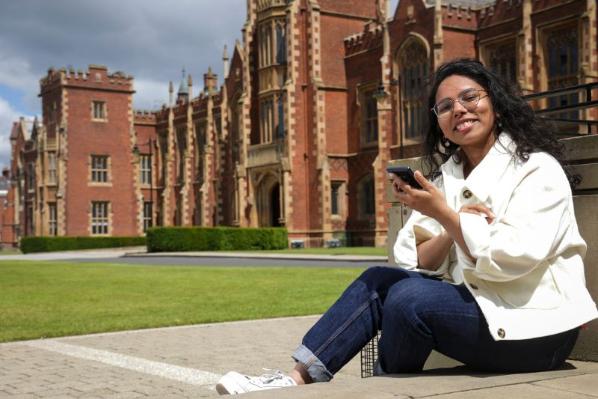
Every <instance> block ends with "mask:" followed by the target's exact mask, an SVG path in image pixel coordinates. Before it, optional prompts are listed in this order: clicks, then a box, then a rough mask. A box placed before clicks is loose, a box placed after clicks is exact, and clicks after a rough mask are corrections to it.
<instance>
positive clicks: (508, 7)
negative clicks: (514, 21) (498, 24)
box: [478, 0, 522, 25]
mask: <svg viewBox="0 0 598 399" xmlns="http://www.w3.org/2000/svg"><path fill="white" fill-rule="evenodd" d="M521 5H522V0H503V1H500V2H497V3H496V4H491V5H488V6H486V7H483V8H481V9H480V10H479V14H478V15H479V19H480V22H482V23H483V24H486V25H487V24H490V23H492V21H493V20H495V19H498V20H504V19H505V18H507V17H516V16H517V15H518V14H519V12H520V11H519V10H520V9H521Z"/></svg>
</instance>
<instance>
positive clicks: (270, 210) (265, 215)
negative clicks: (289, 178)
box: [256, 173, 281, 227]
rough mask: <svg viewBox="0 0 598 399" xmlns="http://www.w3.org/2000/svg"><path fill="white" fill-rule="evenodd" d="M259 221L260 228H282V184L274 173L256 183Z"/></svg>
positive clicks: (266, 174)
mask: <svg viewBox="0 0 598 399" xmlns="http://www.w3.org/2000/svg"><path fill="white" fill-rule="evenodd" d="M256 183H257V184H256V202H257V219H258V225H259V226H260V227H275V226H280V218H281V206H280V182H279V179H278V176H276V175H274V174H273V173H265V174H264V175H262V176H260V178H259V179H258V180H257V182H256Z"/></svg>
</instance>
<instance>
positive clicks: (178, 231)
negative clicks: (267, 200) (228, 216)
mask: <svg viewBox="0 0 598 399" xmlns="http://www.w3.org/2000/svg"><path fill="white" fill-rule="evenodd" d="M146 236H147V251H148V252H179V251H226V250H228V251H230V250H247V249H283V248H287V247H288V234H287V230H286V229H285V228H281V227H272V228H240V227H154V228H151V229H149V230H148V231H147V233H146Z"/></svg>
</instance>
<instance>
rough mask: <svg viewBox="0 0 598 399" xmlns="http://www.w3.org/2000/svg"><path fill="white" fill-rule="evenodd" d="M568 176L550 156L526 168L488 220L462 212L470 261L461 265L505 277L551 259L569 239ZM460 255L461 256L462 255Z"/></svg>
mask: <svg viewBox="0 0 598 399" xmlns="http://www.w3.org/2000/svg"><path fill="white" fill-rule="evenodd" d="M574 217H575V215H574V214H573V208H572V200H571V190H570V188H569V183H568V180H567V178H566V176H565V174H564V172H563V170H562V168H561V167H560V165H558V164H557V163H556V161H554V162H549V163H547V164H541V165H538V166H535V167H533V168H532V169H531V170H529V171H528V172H527V173H526V174H525V175H524V176H523V177H522V178H521V179H520V180H519V182H518V184H516V187H515V189H514V190H513V192H512V193H511V197H510V199H509V201H508V204H507V207H506V209H505V210H504V212H503V213H502V215H499V216H498V217H497V220H495V221H494V222H493V223H492V224H491V225H488V223H487V222H486V220H485V219H484V218H483V217H482V216H479V215H474V214H469V213H461V214H460V215H459V218H460V222H461V231H462V232H463V237H464V238H465V243H466V245H467V247H468V249H469V251H470V253H471V254H472V256H473V257H474V259H475V262H467V261H466V262H463V269H464V271H469V272H472V273H473V274H474V275H475V276H476V277H478V278H480V279H483V280H489V281H510V280H514V279H516V278H518V277H521V276H523V275H525V274H527V273H529V272H531V271H532V270H534V268H536V267H537V266H538V265H540V264H542V263H543V262H546V261H547V260H550V258H552V257H554V256H556V255H557V254H558V253H559V252H560V251H563V250H564V248H565V247H566V246H568V245H581V246H583V248H581V249H580V250H581V252H582V253H585V243H584V242H583V240H581V241H580V240H579V239H575V238H573V237H572V233H571V224H572V223H573V224H575V221H574ZM463 258H464V257H461V259H463Z"/></svg>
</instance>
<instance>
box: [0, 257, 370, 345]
mask: <svg viewBox="0 0 598 399" xmlns="http://www.w3.org/2000/svg"><path fill="white" fill-rule="evenodd" d="M360 272H361V270H359V269H355V268H346V269H345V268H334V269H333V268H321V269H320V268H317V269H316V268H285V267H268V268H260V267H252V268H246V267H243V268H233V267H226V268H223V267H186V266H138V265H117V264H73V263H66V262H34V261H10V262H9V261H4V262H0V342H7V341H14V340H23V339H35V338H41V337H58V336H66V335H77V334H88V333H94V332H106V331H120V330H129V329H138V328H149V327H161V326H174V325H187V324H196V323H209V322H222V321H229V320H247V319H258V318H270V317H281V316H297V315H308V314H317V313H321V312H324V311H325V310H326V309H327V308H328V307H329V306H330V305H331V304H332V302H333V301H334V300H335V299H336V298H337V297H338V295H339V294H340V293H341V292H342V290H343V289H344V288H345V287H346V286H347V285H348V284H349V283H350V282H351V281H352V280H353V279H354V278H355V277H356V276H357V275H358V274H359V273H360Z"/></svg>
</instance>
